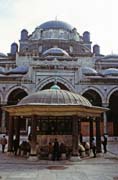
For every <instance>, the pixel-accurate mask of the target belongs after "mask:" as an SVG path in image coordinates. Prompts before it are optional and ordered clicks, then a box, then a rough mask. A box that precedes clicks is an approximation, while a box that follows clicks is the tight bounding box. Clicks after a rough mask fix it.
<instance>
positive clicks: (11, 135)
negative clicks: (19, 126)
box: [8, 115, 14, 152]
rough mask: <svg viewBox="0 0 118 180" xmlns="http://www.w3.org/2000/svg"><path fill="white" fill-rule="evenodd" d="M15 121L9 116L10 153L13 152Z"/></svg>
mask: <svg viewBox="0 0 118 180" xmlns="http://www.w3.org/2000/svg"><path fill="white" fill-rule="evenodd" d="M13 135H14V119H13V117H12V116H10V115H9V131H8V152H13Z"/></svg>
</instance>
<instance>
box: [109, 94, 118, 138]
mask: <svg viewBox="0 0 118 180" xmlns="http://www.w3.org/2000/svg"><path fill="white" fill-rule="evenodd" d="M109 108H110V111H109V114H108V121H109V122H112V123H113V136H118V91H115V92H114V93H113V94H112V95H111V96H110V99H109Z"/></svg>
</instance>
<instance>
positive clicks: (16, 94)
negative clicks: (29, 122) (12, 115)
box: [6, 88, 28, 130]
mask: <svg viewBox="0 0 118 180" xmlns="http://www.w3.org/2000/svg"><path fill="white" fill-rule="evenodd" d="M27 95H28V94H27V92H26V91H25V90H24V89H21V88H17V89H15V90H13V91H12V92H11V93H10V94H9V96H8V100H7V105H16V104H17V103H18V102H20V100H21V99H23V98H24V97H25V96H27ZM7 117H8V115H7V114H6V127H7V129H8V122H7ZM20 126H21V130H25V129H26V118H23V117H22V121H21V123H20Z"/></svg>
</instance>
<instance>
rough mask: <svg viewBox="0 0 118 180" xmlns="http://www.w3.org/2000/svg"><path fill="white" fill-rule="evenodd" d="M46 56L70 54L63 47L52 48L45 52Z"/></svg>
mask: <svg viewBox="0 0 118 180" xmlns="http://www.w3.org/2000/svg"><path fill="white" fill-rule="evenodd" d="M43 55H44V56H48V55H52V56H53V55H54V56H69V54H68V53H67V52H66V51H65V50H63V49H61V48H50V49H48V50H46V51H44V52H43Z"/></svg>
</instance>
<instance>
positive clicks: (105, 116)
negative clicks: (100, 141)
mask: <svg viewBox="0 0 118 180" xmlns="http://www.w3.org/2000/svg"><path fill="white" fill-rule="evenodd" d="M102 107H104V108H107V107H108V104H103V105H102ZM103 126H104V134H107V133H108V130H107V112H104V113H103Z"/></svg>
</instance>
